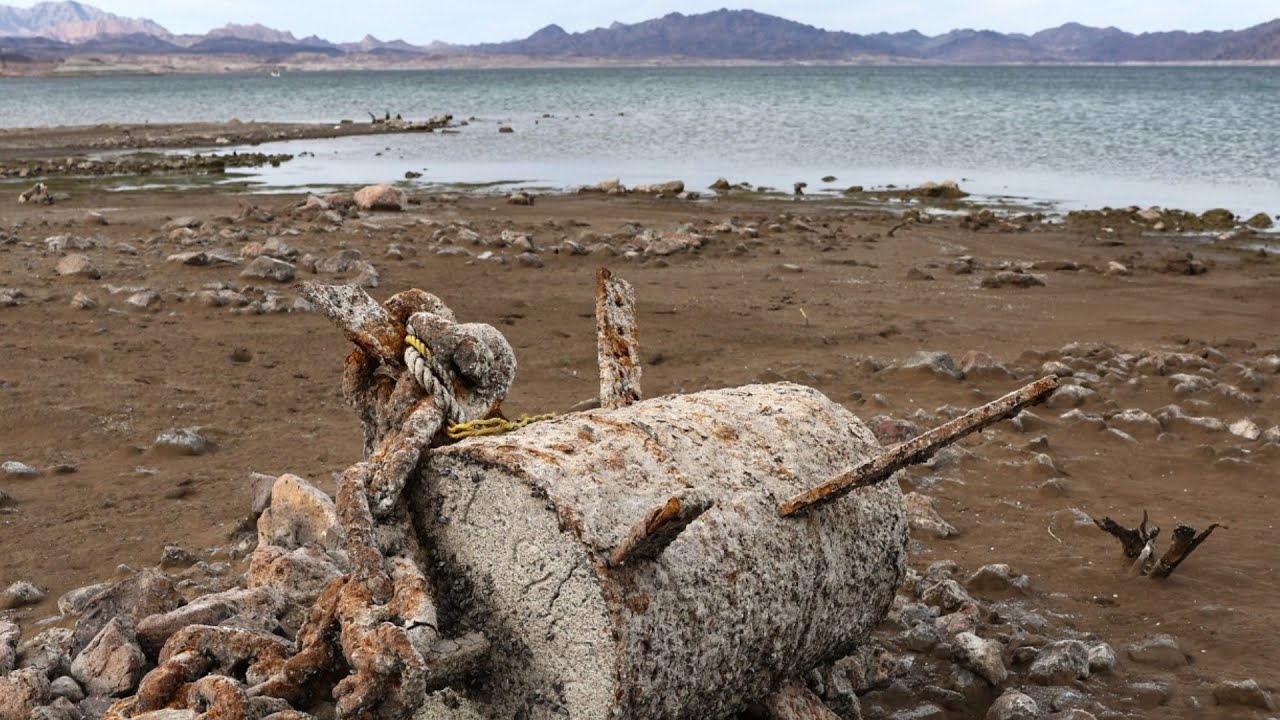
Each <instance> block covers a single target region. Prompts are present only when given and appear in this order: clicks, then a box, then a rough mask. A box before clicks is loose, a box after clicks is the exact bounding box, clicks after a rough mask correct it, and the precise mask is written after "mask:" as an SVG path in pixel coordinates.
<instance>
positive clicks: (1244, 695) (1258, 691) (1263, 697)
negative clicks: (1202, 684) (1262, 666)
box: [1213, 679, 1280, 712]
mask: <svg viewBox="0 0 1280 720" xmlns="http://www.w3.org/2000/svg"><path fill="white" fill-rule="evenodd" d="M1213 701H1214V702H1216V703H1217V704H1219V705H1240V706H1244V707H1252V708H1259V709H1261V710H1267V711H1270V712H1275V711H1276V710H1277V709H1280V708H1277V705H1276V701H1275V698H1273V697H1272V696H1271V693H1269V692H1267V691H1266V690H1263V689H1262V688H1261V687H1259V686H1258V681H1257V680H1253V679H1249V680H1239V681H1232V680H1226V681H1223V682H1220V683H1218V684H1217V685H1216V686H1215V687H1214V688H1213Z"/></svg>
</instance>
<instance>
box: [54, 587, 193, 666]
mask: <svg viewBox="0 0 1280 720" xmlns="http://www.w3.org/2000/svg"><path fill="white" fill-rule="evenodd" d="M183 602H184V599H183V597H182V595H181V594H180V593H179V592H178V591H177V589H175V588H174V586H173V581H172V580H170V579H169V578H167V577H165V576H164V575H163V574H161V573H160V571H158V570H153V569H149V568H148V569H146V570H141V571H139V572H137V573H134V574H133V575H132V576H130V577H128V578H126V579H124V580H122V581H120V582H118V583H116V584H115V585H112V586H111V587H109V588H107V589H106V590H103V591H102V592H100V593H98V594H97V595H96V596H94V597H93V599H91V600H89V602H88V603H86V607H85V611H84V613H83V614H82V615H81V616H80V619H79V620H78V621H77V622H76V629H75V643H76V647H84V646H85V645H87V644H88V643H89V641H90V640H92V639H93V637H94V636H96V635H97V634H98V633H99V632H100V631H101V630H102V628H104V627H106V625H107V623H109V622H111V621H112V620H114V619H115V618H117V617H124V618H125V619H127V620H128V621H129V625H130V627H131V628H132V627H136V626H137V624H138V623H139V622H141V621H142V620H143V619H144V618H146V617H149V616H151V615H158V614H160V613H167V612H169V611H170V610H173V609H175V608H178V607H180V606H181V605H182V604H183Z"/></svg>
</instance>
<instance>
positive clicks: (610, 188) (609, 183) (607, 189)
mask: <svg viewBox="0 0 1280 720" xmlns="http://www.w3.org/2000/svg"><path fill="white" fill-rule="evenodd" d="M588 189H589V190H595V191H597V192H602V193H606V194H609V195H616V194H618V193H624V192H626V191H627V189H626V188H625V187H623V185H622V181H621V180H619V179H618V178H608V179H605V180H601V181H600V182H598V183H596V184H595V185H593V186H592V187H590V188H588Z"/></svg>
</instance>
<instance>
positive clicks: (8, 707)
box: [0, 668, 49, 720]
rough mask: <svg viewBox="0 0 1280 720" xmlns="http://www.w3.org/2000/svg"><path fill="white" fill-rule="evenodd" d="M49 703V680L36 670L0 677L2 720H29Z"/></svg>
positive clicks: (0, 710)
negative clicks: (37, 710) (36, 710)
mask: <svg viewBox="0 0 1280 720" xmlns="http://www.w3.org/2000/svg"><path fill="white" fill-rule="evenodd" d="M47 702H49V678H48V677H46V676H45V674H44V672H43V671H41V670H38V669H36V668H26V669H24V670H15V671H14V672H11V673H9V674H8V675H5V676H0V720H27V718H28V717H29V716H30V715H31V713H32V712H33V711H34V710H35V709H36V708H37V707H39V706H41V705H44V704H45V703H47Z"/></svg>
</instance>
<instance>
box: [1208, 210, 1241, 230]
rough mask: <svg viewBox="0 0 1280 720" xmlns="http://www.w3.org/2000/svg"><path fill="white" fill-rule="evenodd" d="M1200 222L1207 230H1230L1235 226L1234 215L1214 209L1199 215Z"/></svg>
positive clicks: (1227, 211)
mask: <svg viewBox="0 0 1280 720" xmlns="http://www.w3.org/2000/svg"><path fill="white" fill-rule="evenodd" d="M1200 222H1201V223H1203V224H1204V226H1205V228H1206V229H1208V230H1230V229H1232V228H1234V227H1235V226H1236V215H1235V213H1233V212H1231V211H1230V210H1226V209H1224V208H1214V209H1212V210H1205V211H1204V212H1203V213H1200Z"/></svg>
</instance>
